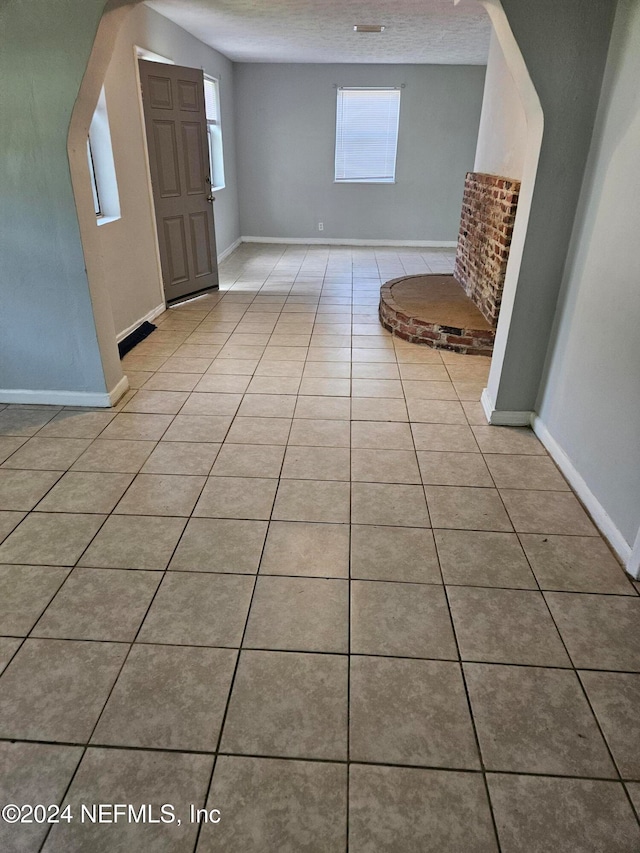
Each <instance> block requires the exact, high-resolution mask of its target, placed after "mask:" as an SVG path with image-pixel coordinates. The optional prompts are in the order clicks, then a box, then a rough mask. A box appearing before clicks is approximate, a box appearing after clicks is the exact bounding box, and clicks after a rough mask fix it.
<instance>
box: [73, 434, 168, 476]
mask: <svg viewBox="0 0 640 853" xmlns="http://www.w3.org/2000/svg"><path fill="white" fill-rule="evenodd" d="M155 446H156V442H155V441H134V440H126V439H125V440H114V441H103V440H102V439H100V438H98V439H96V440H95V441H94V442H93V443H92V444H91V445H89V447H88V449H87V450H85V452H84V453H83V454H82V456H80V457H79V459H78V460H77V461H76V462H74V464H73V465H72V466H71V470H72V471H104V472H109V471H113V472H115V473H122V474H126V473H131V474H137V472H138V471H139V470H140V469H141V468H142V466H143V465H144V463H145V461H146V460H147V458H148V456H149V454H150V453H151V451H152V450H153V448H154V447H155Z"/></svg>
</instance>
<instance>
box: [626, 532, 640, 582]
mask: <svg viewBox="0 0 640 853" xmlns="http://www.w3.org/2000/svg"><path fill="white" fill-rule="evenodd" d="M627 571H628V572H629V574H630V575H633V577H634V578H638V580H640V530H638V535H637V536H636V541H635V542H634V543H633V548H632V550H631V555H630V557H629V559H628V560H627Z"/></svg>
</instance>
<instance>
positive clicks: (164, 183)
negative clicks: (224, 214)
mask: <svg viewBox="0 0 640 853" xmlns="http://www.w3.org/2000/svg"><path fill="white" fill-rule="evenodd" d="M139 64H140V80H141V84H142V103H143V105H144V119H145V127H146V131H147V147H148V149H149V164H150V167H151V183H152V185H153V200H154V205H155V211H156V224H157V229H158V245H159V247H160V262H161V266H162V278H163V282H164V293H165V297H166V300H167V303H173V302H177V301H180V300H183V299H185V298H187V297H189V296H194V295H196V294H198V293H202V292H204V291H206V290H212V289H215V288H217V287H218V261H217V254H216V237H215V231H214V221H213V196H212V194H211V177H210V166H209V146H208V142H207V119H206V114H205V105H204V83H203V76H202V71H200V70H199V69H197V68H182V67H180V66H178V65H163V64H161V63H158V62H147V61H145V60H143V59H141V60H139Z"/></svg>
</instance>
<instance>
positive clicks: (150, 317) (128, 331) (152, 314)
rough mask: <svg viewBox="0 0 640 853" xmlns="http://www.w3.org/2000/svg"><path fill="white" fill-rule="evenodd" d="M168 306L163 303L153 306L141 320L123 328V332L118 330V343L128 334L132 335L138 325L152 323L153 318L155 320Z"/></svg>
mask: <svg viewBox="0 0 640 853" xmlns="http://www.w3.org/2000/svg"><path fill="white" fill-rule="evenodd" d="M166 308H167V306H166V305H165V304H164V302H163V303H162V305H156V307H155V308H152V309H151V311H149V313H148V314H145V315H144V317H140V319H139V320H136V321H135V323H132V324H131V325H130V326H129V327H128V328H126V329H123V330H122V331H121V332H118V334H117V335H116V343H118V344H119V343H120V341H123V340H124V339H125V338H126V337H127V335H130V334H131V332H135V330H136V329H137V328H138V326H141V325H142V324H143V323H147V322H148V323H150V322H151V321H152V320H155V319H156V317H158V316H159V315H160V314H162V313H163V311H166Z"/></svg>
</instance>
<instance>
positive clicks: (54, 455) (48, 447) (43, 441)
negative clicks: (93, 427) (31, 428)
mask: <svg viewBox="0 0 640 853" xmlns="http://www.w3.org/2000/svg"><path fill="white" fill-rule="evenodd" d="M90 444H91V440H90V439H88V438H39V437H37V436H36V437H35V438H30V439H29V440H28V441H27V442H26V444H23V445H22V447H21V448H20V449H19V450H16V452H15V453H13V454H12V455H11V456H10V457H9V458H8V459H7V461H6V462H4V463H3V466H2V467H3V468H26V469H31V470H37V471H65V470H66V469H67V468H69V467H70V466H71V465H72V464H73V463H74V462H75V461H76V459H77V458H78V457H79V456H81V455H82V454H83V453H84V451H85V450H86V449H87V448H88V447H89V445H90Z"/></svg>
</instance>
